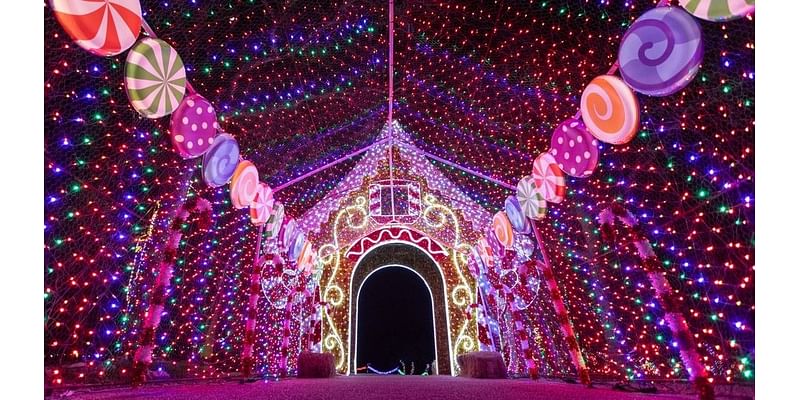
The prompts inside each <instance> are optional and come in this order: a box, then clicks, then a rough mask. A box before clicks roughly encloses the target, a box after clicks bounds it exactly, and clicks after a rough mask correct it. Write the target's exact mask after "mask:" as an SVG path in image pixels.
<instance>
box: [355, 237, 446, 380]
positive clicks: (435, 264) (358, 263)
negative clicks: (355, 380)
mask: <svg viewBox="0 0 800 400" xmlns="http://www.w3.org/2000/svg"><path fill="white" fill-rule="evenodd" d="M389 244H402V245H406V246H409V247H413V248H415V249H417V250H419V251H420V252H421V253H422V254H424V255H425V256H426V257H427V258H428V259H429V260H430V261H432V262H433V265H434V266H435V267H436V268H435V269H436V271H437V272H438V273H439V279H440V280H441V283H442V290H443V293H442V299H443V300H444V306H443V310H442V312H443V313H444V322H445V329H446V331H445V332H444V336H445V338H446V339H447V358H448V360H447V362H448V364H449V366H450V374H451V375H452V374H454V373H455V371H456V368H455V360H454V358H453V352H454V349H453V343H452V338H451V337H450V332H449V328H450V301H449V299H448V297H449V296H448V293H449V291H448V288H447V280H446V279H445V275H444V271H443V270H442V266H441V265H440V264H439V261H437V260H436V258H434V257H433V256H431V255H430V254H429V253H427V252H426V251H425V249H424V248H422V247H420V246H419V245H417V244H415V243H410V242H406V241H402V240H387V241H385V242H382V243H380V245H377V246H372V247H370V248H369V249H368V250H367V251H366V252H365V253H364V254H363V255H362V256H361V257H359V259H358V262H356V264H355V267H353V269H352V270H351V271H350V284H349V290H348V292H349V294H348V296H349V298H348V308H347V324H348V326H349V328H350V329H348V333H349V336H348V338H347V357H346V360H347V370H346V373H347V375H350V368H351V366H352V365H353V361H354V358H352V356H353V355H354V354H355V351H354V349H353V348H352V347H353V343H354V342H355V338H354V337H353V336H352V335H353V334H354V331H355V329H354V328H353V326H354V325H353V323H354V321H353V310H354V309H355V308H357V306H358V304H357V303H356V304H354V303H353V292H354V291H358V292H360V291H361V285H363V283H364V281H366V278H365V279H364V281H362V282H361V284H360V285H359V287H358V289H357V290H354V288H353V280H354V278H355V276H356V272H358V270H359V269H360V268H361V267H362V262H363V261H364V259H365V257H366V256H368V255H369V254H370V253H372V252H373V251H376V250H378V249H380V248H382V247H384V246H385V245H389ZM386 265H400V264H398V263H388V264H386ZM407 268H410V267H407ZM411 269H413V268H411ZM415 272H417V274H418V275H421V274H419V272H418V271H415ZM422 280H423V281H425V285H426V286H428V287H429V288H430V283H429V282H428V281H427V280H425V278H424V277H423V278H422ZM430 290H431V299H432V301H431V305H432V306H433V308H434V324H435V323H436V312H435V310H436V297H435V296H433V289H430ZM437 332H439V331H437V330H436V328H435V327H434V337H436V336H435V335H436V333H437ZM438 346H439V344H438V343H437V344H436V351H437V354H436V357H437V361H439V354H438V349H439V347H438ZM437 369H439V370H441V369H440V368H437Z"/></svg>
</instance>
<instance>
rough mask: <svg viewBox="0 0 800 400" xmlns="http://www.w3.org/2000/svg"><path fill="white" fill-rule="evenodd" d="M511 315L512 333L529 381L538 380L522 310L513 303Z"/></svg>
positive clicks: (537, 369)
mask: <svg viewBox="0 0 800 400" xmlns="http://www.w3.org/2000/svg"><path fill="white" fill-rule="evenodd" d="M511 315H512V317H513V318H514V333H515V336H516V337H517V345H518V346H519V351H520V355H521V356H522V357H523V358H524V360H525V366H526V367H527V368H528V375H529V376H530V377H531V379H539V368H538V367H537V366H536V359H535V358H534V356H533V349H532V348H531V346H530V344H529V342H528V330H527V329H526V327H525V324H524V322H523V316H522V310H521V309H520V308H519V307H518V306H517V304H516V302H514V303H513V304H512V306H511Z"/></svg>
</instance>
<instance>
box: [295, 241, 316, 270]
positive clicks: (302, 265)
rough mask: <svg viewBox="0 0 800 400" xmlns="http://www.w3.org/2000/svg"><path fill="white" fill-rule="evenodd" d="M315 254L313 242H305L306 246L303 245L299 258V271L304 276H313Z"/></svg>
mask: <svg viewBox="0 0 800 400" xmlns="http://www.w3.org/2000/svg"><path fill="white" fill-rule="evenodd" d="M313 254H314V245H312V244H311V242H305V244H303V249H302V250H300V255H299V256H298V257H297V269H298V270H300V272H302V273H303V274H306V275H310V274H311V268H312V267H313V265H312V264H311V262H312V259H313Z"/></svg>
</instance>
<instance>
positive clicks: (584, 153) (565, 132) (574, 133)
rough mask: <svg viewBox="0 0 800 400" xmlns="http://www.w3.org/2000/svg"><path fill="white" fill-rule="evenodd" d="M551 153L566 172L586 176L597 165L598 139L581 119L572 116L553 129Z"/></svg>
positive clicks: (577, 176) (574, 175)
mask: <svg viewBox="0 0 800 400" xmlns="http://www.w3.org/2000/svg"><path fill="white" fill-rule="evenodd" d="M550 154H551V155H552V156H553V158H555V159H556V164H558V167H559V168H561V170H562V171H564V173H565V174H567V175H569V176H572V177H575V178H585V177H587V176H589V175H591V174H592V172H594V169H595V168H596V167H597V161H598V159H599V158H598V155H599V154H598V151H597V139H596V138H595V137H594V136H592V134H591V133H589V131H587V130H586V126H585V125H584V124H583V122H582V121H581V120H579V119H574V118H570V119H568V120H566V121H564V122H562V123H561V125H559V126H558V127H557V128H556V130H555V131H553V136H552V137H551V138H550Z"/></svg>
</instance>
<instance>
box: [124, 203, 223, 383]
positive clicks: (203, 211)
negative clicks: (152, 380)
mask: <svg viewBox="0 0 800 400" xmlns="http://www.w3.org/2000/svg"><path fill="white" fill-rule="evenodd" d="M190 214H200V218H199V222H198V227H199V229H200V230H203V231H204V230H206V229H208V227H209V226H210V224H211V203H210V202H209V201H208V200H206V199H202V198H198V197H192V198H190V199H188V200H186V201H185V202H184V203H183V205H182V206H181V208H180V209H179V210H178V213H177V215H176V216H175V219H174V220H173V221H172V225H171V226H170V234H169V239H167V245H166V248H165V249H164V258H163V259H162V260H161V263H160V264H159V266H158V271H156V278H155V285H154V286H153V290H152V298H151V299H150V305H149V306H148V307H147V311H145V313H144V316H143V317H142V336H141V339H140V342H139V348H138V349H136V353H134V356H133V368H132V371H131V380H132V383H133V385H134V386H136V385H141V384H142V383H144V381H145V379H146V374H147V368H148V367H149V366H150V364H152V363H153V347H154V344H155V336H156V328H158V324H159V323H160V322H161V314H162V313H163V312H164V302H165V301H166V298H167V291H168V290H169V286H170V281H171V280H172V273H173V264H174V263H175V260H176V259H177V258H178V245H179V244H180V242H181V237H182V236H183V233H182V232H181V228H182V227H183V224H185V223H186V220H187V219H188V218H189V215H190Z"/></svg>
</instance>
